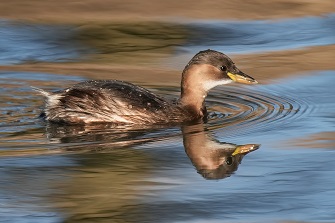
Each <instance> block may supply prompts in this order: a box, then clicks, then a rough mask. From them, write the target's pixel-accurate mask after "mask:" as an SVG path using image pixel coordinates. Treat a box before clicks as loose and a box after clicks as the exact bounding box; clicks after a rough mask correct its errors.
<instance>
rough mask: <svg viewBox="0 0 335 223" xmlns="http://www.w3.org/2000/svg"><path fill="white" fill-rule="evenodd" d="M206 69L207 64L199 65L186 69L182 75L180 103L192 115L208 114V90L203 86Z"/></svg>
mask: <svg viewBox="0 0 335 223" xmlns="http://www.w3.org/2000/svg"><path fill="white" fill-rule="evenodd" d="M206 71H207V66H201V65H198V66H192V67H189V68H187V69H185V70H184V72H183V75H182V80H181V95H180V99H179V103H180V106H181V107H182V108H183V109H185V110H186V111H187V112H188V113H189V114H191V115H192V116H196V117H203V116H204V115H205V114H206V108H205V103H204V102H205V98H206V96H207V90H206V89H204V86H203V83H204V80H203V79H204V77H205V75H204V73H205V72H206Z"/></svg>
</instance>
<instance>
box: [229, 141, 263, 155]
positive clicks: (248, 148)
mask: <svg viewBox="0 0 335 223" xmlns="http://www.w3.org/2000/svg"><path fill="white" fill-rule="evenodd" d="M260 146H261V145H260V144H246V145H240V146H237V148H236V149H235V151H234V152H233V154H232V156H235V155H245V154H247V153H250V152H252V151H255V150H257V149H258V148H259V147H260Z"/></svg>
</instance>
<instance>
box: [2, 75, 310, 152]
mask: <svg viewBox="0 0 335 223" xmlns="http://www.w3.org/2000/svg"><path fill="white" fill-rule="evenodd" d="M60 77H61V78H60ZM50 80H52V83H51V82H50ZM64 80H67V82H70V83H71V82H72V83H76V82H78V81H82V80H83V79H81V78H78V77H71V76H70V77H68V76H59V75H51V74H38V73H20V72H1V73H0V83H1V84H2V86H3V88H2V90H0V92H2V93H3V94H2V95H1V97H0V104H1V105H2V111H1V113H0V117H1V119H2V122H1V124H0V142H1V143H2V147H3V148H0V151H3V153H4V154H5V153H6V154H7V152H8V151H13V150H18V153H19V154H21V153H23V152H25V151H30V150H38V151H40V150H41V149H42V150H43V151H44V150H45V149H47V150H50V149H52V150H53V149H55V148H56V149H59V148H66V149H67V150H69V149H68V148H70V147H71V151H77V148H84V147H85V146H84V145H86V144H87V145H89V146H88V147H91V145H92V144H94V145H95V147H96V146H97V145H101V146H108V147H111V148H115V147H116V146H120V145H121V146H125V145H127V146H129V145H133V146H134V145H139V144H143V143H148V142H155V143H154V145H153V146H155V145H157V143H158V142H159V141H160V142H162V143H164V142H166V143H167V141H169V142H170V141H171V139H172V138H173V137H177V138H178V137H180V136H181V132H180V128H179V126H164V127H162V126H161V127H159V128H156V129H148V128H145V129H142V130H141V129H140V130H129V129H128V130H127V129H123V130H122V129H113V128H108V127H106V128H100V127H99V128H96V129H91V128H88V129H87V128H79V129H78V128H76V129H70V130H71V131H69V129H67V131H65V130H63V129H62V128H60V129H58V128H57V129H50V128H49V127H48V126H45V123H43V122H39V121H38V119H37V116H38V114H39V112H40V107H41V105H42V104H43V99H42V98H41V97H40V96H39V95H38V94H36V93H35V92H34V91H33V90H32V89H31V87H30V86H36V87H41V88H44V89H48V88H51V89H58V88H61V87H60V86H62V85H63V82H64ZM149 88H150V89H156V90H155V93H157V94H160V95H165V96H166V97H167V98H175V97H177V95H178V88H175V87H168V88H162V87H157V86H156V87H153V86H149ZM293 94H294V90H292V89H287V88H285V87H283V86H282V85H265V86H262V85H259V86H251V87H249V88H248V87H247V88H244V87H243V86H236V87H235V86H223V87H219V88H217V89H214V90H213V91H211V92H210V94H209V95H208V97H207V98H206V104H207V108H208V110H209V112H210V113H209V114H210V115H209V120H208V123H207V127H206V129H207V130H216V131H218V132H219V133H220V134H223V135H224V136H229V135H233V136H237V135H238V136H240V135H241V134H246V133H250V132H252V131H258V132H263V131H269V130H273V129H280V128H285V125H286V124H287V123H292V122H293V121H294V120H295V119H297V118H299V117H301V116H302V115H304V114H306V113H307V112H310V111H311V110H312V106H310V104H311V103H308V102H306V101H304V100H300V99H299V100H297V99H296V98H297V97H295V96H294V95H293ZM59 132H60V133H61V134H59ZM54 133H55V134H54ZM56 133H57V134H56ZM177 138H175V139H177ZM73 148H74V149H73ZM22 149H24V151H22Z"/></svg>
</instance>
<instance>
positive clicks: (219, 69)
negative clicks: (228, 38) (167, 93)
mask: <svg viewBox="0 0 335 223" xmlns="http://www.w3.org/2000/svg"><path fill="white" fill-rule="evenodd" d="M233 81H235V82H240V83H245V84H256V83H257V81H256V80H255V79H253V78H252V77H250V76H248V75H246V74H244V73H243V72H242V71H240V70H239V69H238V68H237V67H236V66H235V64H234V62H233V61H232V60H231V59H230V58H229V57H228V56H226V55H225V54H223V53H220V52H217V51H214V50H205V51H200V52H199V53H197V54H196V55H195V56H194V57H193V58H192V59H191V60H190V62H189V63H188V64H187V65H186V66H185V68H184V71H183V73H182V79H181V95H180V98H179V100H178V102H177V103H172V102H169V101H167V100H165V99H163V98H161V97H159V96H157V95H155V94H154V93H152V92H150V91H148V90H146V89H144V88H142V87H139V86H136V85H133V84H131V83H127V82H123V81H117V80H90V81H86V82H82V83H78V84H76V85H74V86H72V87H70V88H67V89H65V90H63V91H59V92H55V93H49V92H46V91H43V90H40V89H37V90H38V91H39V92H40V93H41V94H43V95H44V96H45V97H46V106H45V111H44V115H45V118H46V120H48V121H51V122H60V123H69V124H80V123H83V124H84V123H98V122H100V123H101V122H110V123H116V124H153V123H161V124H163V123H176V122H184V121H191V120H196V119H200V118H202V117H204V116H205V115H206V113H207V112H206V107H205V104H204V100H205V97H206V96H207V92H208V91H209V90H210V89H212V88H214V87H215V86H218V85H223V84H228V83H231V82H233Z"/></svg>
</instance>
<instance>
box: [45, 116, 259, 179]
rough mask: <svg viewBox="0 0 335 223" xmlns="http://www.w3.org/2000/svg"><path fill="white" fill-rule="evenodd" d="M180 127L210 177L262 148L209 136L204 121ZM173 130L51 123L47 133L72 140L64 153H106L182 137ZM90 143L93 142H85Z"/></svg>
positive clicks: (228, 171) (234, 166)
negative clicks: (55, 124)
mask: <svg viewBox="0 0 335 223" xmlns="http://www.w3.org/2000/svg"><path fill="white" fill-rule="evenodd" d="M181 130H182V135H183V144H184V148H185V152H186V154H187V156H188V157H189V159H190V160H191V162H192V164H193V165H194V166H195V168H196V170H197V172H198V173H199V174H200V175H201V176H202V177H204V178H205V179H208V180H210V179H224V178H226V177H229V176H231V175H232V174H233V173H234V172H235V171H236V170H237V168H238V166H239V165H240V164H241V161H242V159H243V157H244V156H245V155H246V154H248V153H249V152H253V151H255V150H257V149H258V148H259V147H260V145H259V144H245V145H236V144H232V143H226V142H219V141H218V140H216V139H214V138H213V137H212V136H211V135H210V131H206V129H205V127H204V124H203V123H202V122H201V123H197V124H185V125H182V126H181ZM172 132H173V131H172ZM172 132H166V130H162V129H161V128H159V129H156V130H152V129H150V130H148V129H141V130H134V129H129V128H122V129H117V128H109V127H108V128H106V126H105V127H104V128H102V127H101V126H100V127H97V126H95V127H94V126H91V127H89V126H54V125H49V126H48V128H47V135H48V136H49V139H50V140H51V141H56V142H58V143H59V142H60V143H65V145H66V144H67V143H71V146H64V147H63V149H62V150H63V151H65V152H70V151H71V152H73V151H75V152H87V151H95V152H96V151H103V152H106V151H108V150H115V149H122V148H126V147H127V148H129V147H134V146H137V145H143V144H145V143H149V142H155V141H157V140H158V139H162V137H164V138H169V137H171V138H172V137H175V136H179V134H178V133H176V132H173V134H171V133H172ZM152 133H155V134H152ZM167 133H168V134H167ZM169 134H170V135H169ZM153 135H154V136H153ZM82 142H85V145H83V144H82ZM87 142H92V143H88V144H86V143H87ZM73 143H75V144H73ZM77 143H79V144H77Z"/></svg>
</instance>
